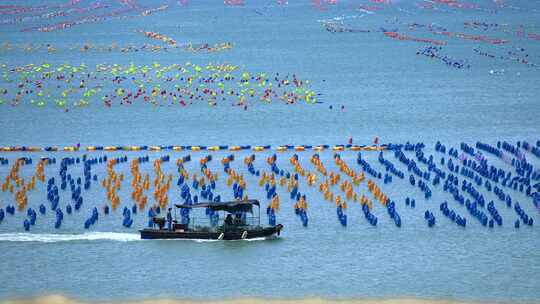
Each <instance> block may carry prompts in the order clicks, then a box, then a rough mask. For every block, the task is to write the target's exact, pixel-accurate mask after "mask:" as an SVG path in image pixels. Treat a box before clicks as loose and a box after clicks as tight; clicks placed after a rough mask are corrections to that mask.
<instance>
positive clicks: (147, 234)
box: [139, 224, 283, 240]
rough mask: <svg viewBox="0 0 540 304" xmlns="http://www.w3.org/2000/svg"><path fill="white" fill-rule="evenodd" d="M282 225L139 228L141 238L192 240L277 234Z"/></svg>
mask: <svg viewBox="0 0 540 304" xmlns="http://www.w3.org/2000/svg"><path fill="white" fill-rule="evenodd" d="M281 229H283V225H281V224H278V225H277V226H274V227H267V228H261V229H246V230H243V229H234V230H230V231H225V232H219V231H190V230H188V231H178V230H177V231H171V230H166V229H162V230H159V229H150V228H147V229H143V230H139V232H140V233H141V239H150V240H154V239H192V240H242V239H254V238H264V237H270V236H273V235H275V234H277V235H278V236H279V234H280V232H281Z"/></svg>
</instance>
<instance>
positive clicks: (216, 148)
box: [0, 144, 395, 152]
mask: <svg viewBox="0 0 540 304" xmlns="http://www.w3.org/2000/svg"><path fill="white" fill-rule="evenodd" d="M394 148H395V145H393V144H383V145H376V146H370V145H281V146H273V145H264V146H254V145H244V146H240V145H236V146H232V145H215V146H175V145H159V146H155V145H154V146H134V145H118V146H86V147H80V146H63V147H57V146H47V147H35V146H6V147H0V152H57V151H64V152H77V151H107V152H113V151H156V152H157V151H195V152H196V151H241V150H250V151H255V152H260V151H267V150H274V151H288V150H291V151H306V150H313V151H323V150H332V151H345V150H349V151H383V150H393V149H394Z"/></svg>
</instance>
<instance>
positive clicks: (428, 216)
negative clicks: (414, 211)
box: [424, 210, 435, 228]
mask: <svg viewBox="0 0 540 304" xmlns="http://www.w3.org/2000/svg"><path fill="white" fill-rule="evenodd" d="M424 219H426V221H427V224H428V227H430V228H431V227H433V226H435V215H433V212H431V211H429V210H426V212H425V213H424Z"/></svg>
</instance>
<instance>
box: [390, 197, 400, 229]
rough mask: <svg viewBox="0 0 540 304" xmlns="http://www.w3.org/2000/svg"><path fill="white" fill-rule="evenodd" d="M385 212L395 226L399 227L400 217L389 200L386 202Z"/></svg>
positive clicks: (394, 204) (393, 203)
mask: <svg viewBox="0 0 540 304" xmlns="http://www.w3.org/2000/svg"><path fill="white" fill-rule="evenodd" d="M386 211H387V212H388V215H389V216H390V218H391V219H393V220H394V224H396V226H397V227H401V217H400V216H399V214H398V213H397V211H396V203H395V202H394V201H392V200H390V199H389V198H388V199H387V202H386Z"/></svg>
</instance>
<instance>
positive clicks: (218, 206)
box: [174, 200, 260, 213]
mask: <svg viewBox="0 0 540 304" xmlns="http://www.w3.org/2000/svg"><path fill="white" fill-rule="evenodd" d="M253 205H256V206H257V207H259V208H260V204H259V201H258V200H241V201H231V202H219V203H217V202H205V203H197V204H192V205H187V204H181V205H179V204H175V205H174V206H175V207H176V208H210V209H212V210H214V211H227V212H229V213H235V212H249V213H253Z"/></svg>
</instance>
